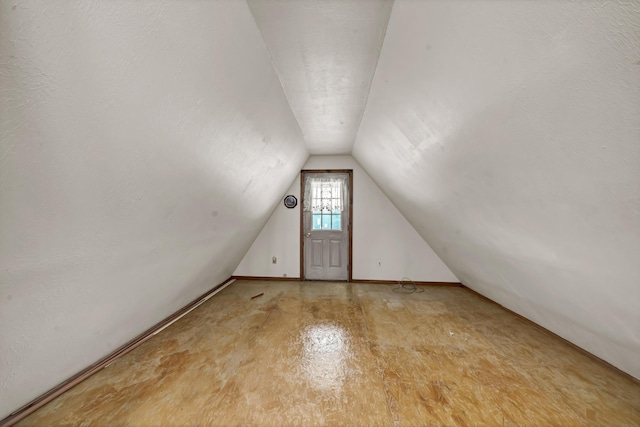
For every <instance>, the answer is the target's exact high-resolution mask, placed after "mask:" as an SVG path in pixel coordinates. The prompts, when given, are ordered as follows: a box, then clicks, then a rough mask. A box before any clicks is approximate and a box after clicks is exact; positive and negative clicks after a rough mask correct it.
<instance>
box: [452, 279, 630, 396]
mask: <svg viewBox="0 0 640 427" xmlns="http://www.w3.org/2000/svg"><path fill="white" fill-rule="evenodd" d="M461 286H462V287H463V288H466V289H468V290H469V291H471V292H473V293H474V294H476V295H478V296H479V297H480V298H482V299H484V300H486V301H489V302H491V303H493V304H495V305H497V306H499V307H501V308H503V309H504V310H506V311H508V312H509V313H511V314H513V315H515V316H517V317H519V318H520V319H522V320H524V321H525V322H527V323H528V324H530V325H533V326H534V327H535V328H536V329H538V330H540V331H542V332H544V333H546V334H549V335H552V336H554V337H556V338H558V339H559V340H561V341H564V342H565V343H567V344H569V345H570V346H571V347H573V348H575V349H576V350H578V351H579V352H580V353H582V354H584V355H585V356H587V357H589V358H591V359H592V360H594V361H596V362H599V363H600V364H602V365H605V366H606V367H608V368H610V369H612V370H614V371H616V372H619V373H620V374H622V375H624V376H625V377H627V378H629V379H630V380H631V381H633V382H634V383H636V384H638V385H640V379H639V378H636V377H634V376H633V375H631V374H629V373H628V372H625V371H623V370H622V369H620V368H618V367H615V366H613V365H612V364H611V363H609V362H607V361H606V360H604V359H601V358H599V357H598V356H596V355H595V354H593V353H590V352H589V351H587V350H585V349H584V348H582V347H580V346H579V345H576V344H574V343H572V342H571V341H569V340H568V339H566V338H563V337H561V336H560V335H558V334H556V333H555V332H553V331H550V330H549V329H547V328H545V327H544V326H541V325H539V324H537V323H536V322H534V321H533V320H530V319H527V318H526V317H524V316H523V315H521V314H518V313H516V312H515V311H513V310H510V309H508V308H507V307H505V306H504V305H502V304H499V303H497V302H495V301H494V300H492V299H491V298H487V297H485V296H484V295H482V294H481V293H478V292H476V291H474V290H473V289H471V288H470V287H468V286H466V285H464V284H461Z"/></svg>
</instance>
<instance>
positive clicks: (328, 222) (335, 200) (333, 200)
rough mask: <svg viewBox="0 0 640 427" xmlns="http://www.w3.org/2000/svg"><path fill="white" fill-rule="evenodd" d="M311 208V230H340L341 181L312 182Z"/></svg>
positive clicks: (341, 208)
mask: <svg viewBox="0 0 640 427" xmlns="http://www.w3.org/2000/svg"><path fill="white" fill-rule="evenodd" d="M311 208H312V211H311V212H312V215H313V216H312V221H311V229H312V230H342V210H343V207H342V184H341V182H339V181H330V182H322V181H314V182H312V183H311Z"/></svg>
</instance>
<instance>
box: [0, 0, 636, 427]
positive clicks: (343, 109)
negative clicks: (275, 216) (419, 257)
mask: <svg viewBox="0 0 640 427" xmlns="http://www.w3.org/2000/svg"><path fill="white" fill-rule="evenodd" d="M391 6H392V4H391V3H390V2H385V1H375V0H354V1H351V2H349V1H339V2H338V1H323V2H319V1H314V2H306V1H293V0H292V1H287V2H284V1H266V0H265V1H264V2H262V1H258V0H249V5H247V3H245V2H239V1H224V2H223V1H204V2H203V1H175V0H157V1H154V2H132V1H127V0H114V1H109V2H103V1H98V0H69V1H65V2H58V3H56V6H55V7H51V6H50V4H49V2H46V1H44V0H24V1H21V2H8V1H0V87H1V88H2V90H1V91H0V290H1V294H0V297H1V298H0V325H2V334H0V349H1V357H0V388H1V389H2V391H3V398H2V399H0V418H1V417H3V416H4V415H7V414H8V413H9V412H10V411H12V410H14V409H16V408H17V407H19V406H21V405H22V404H24V403H26V402H28V401H29V400H30V399H31V398H33V397H35V396H37V395H39V394H41V393H42V392H44V391H46V390H47V389H48V388H49V387H51V386H53V385H55V384H56V383H58V382H60V381H62V380H64V379H66V378H68V377H69V376H71V375H73V374H74V373H76V372H77V371H78V369H80V368H82V367H85V366H87V365H89V364H91V363H93V362H94V361H96V360H97V359H99V358H100V357H101V356H104V355H105V354H107V353H109V352H110V351H112V350H113V349H115V348H116V347H118V346H119V345H120V344H122V343H124V342H126V341H127V340H129V339H130V338H132V337H133V336H135V335H136V334H138V333H139V332H140V331H142V330H144V329H146V328H147V327H149V326H150V325H152V324H153V323H155V322H157V321H159V320H160V319H162V318H164V317H166V316H167V315H168V314H170V313H172V312H174V311H175V310H177V309H178V308H180V307H182V306H184V305H185V303H187V302H188V301H189V300H191V299H193V298H194V297H196V296H197V295H199V294H201V293H202V292H204V291H205V290H207V289H209V288H210V287H211V285H212V284H213V283H216V282H217V281H220V280H223V279H224V278H226V277H228V275H229V274H231V272H232V271H233V269H234V268H235V267H236V266H237V264H238V263H239V262H240V260H241V258H242V256H243V255H244V254H245V252H246V251H247V249H248V248H249V247H250V245H251V243H252V242H253V240H254V238H255V237H256V236H257V235H258V233H259V231H260V229H261V227H262V226H263V224H264V223H265V222H266V220H267V218H268V216H269V214H270V212H271V211H272V209H273V207H274V206H275V204H276V203H278V201H279V200H280V198H281V196H282V195H283V194H284V191H285V190H286V189H287V187H288V185H289V184H290V183H291V181H292V180H293V178H294V176H295V175H296V173H298V171H299V169H300V167H301V166H302V165H303V164H304V162H305V160H306V158H307V157H308V153H309V152H312V153H314V154H342V153H349V152H350V151H352V145H353V143H354V139H355V146H353V156H354V157H355V158H356V159H357V160H358V161H359V162H360V163H361V164H362V166H363V167H364V168H365V169H366V171H367V172H368V173H369V175H370V176H371V177H372V178H373V179H374V180H375V181H376V182H377V184H378V185H379V186H380V187H381V188H382V189H383V190H384V191H385V193H386V194H387V196H388V197H389V198H390V199H391V200H392V201H393V202H394V203H395V205H396V206H397V207H398V208H399V210H400V211H401V212H402V213H403V214H404V215H405V216H406V218H407V219H408V220H409V221H410V222H411V224H412V225H413V226H414V227H415V228H416V230H417V231H418V232H419V233H420V234H421V235H422V237H423V238H424V239H425V240H426V242H427V243H428V244H429V245H430V246H431V247H432V248H433V249H434V250H435V251H436V252H437V253H438V254H439V255H440V256H441V258H442V259H443V260H444V261H445V262H446V264H447V265H448V266H449V267H450V268H451V270H452V271H453V272H454V273H455V274H456V275H457V276H458V277H459V278H460V279H461V280H462V281H463V282H464V283H465V284H467V285H469V286H471V287H472V288H474V289H476V290H478V291H479V292H481V293H483V294H485V295H487V296H488V297H490V298H492V299H494V300H496V301H498V302H499V303H501V304H504V305H505V306H507V307H509V308H511V309H513V310H515V311H517V312H519V313H521V314H523V315H525V316H527V317H529V318H530V319H532V320H534V321H536V322H538V323H540V324H541V325H543V326H545V327H547V328H549V329H551V330H553V331H554V332H556V333H559V334H560V335H562V336H564V337H566V338H568V339H569V340H571V341H573V342H574V343H576V344H578V345H580V346H582V347H584V348H585V349H587V350H590V351H592V352H593V353H595V354H596V355H598V356H600V357H602V358H604V359H605V360H607V361H609V362H611V363H613V364H615V365H616V366H618V367H620V368H622V369H623V370H625V371H627V372H629V373H631V374H633V375H635V376H636V377H640V359H638V358H637V355H638V354H640V328H639V327H638V325H640V310H638V307H639V305H640V287H639V286H638V283H640V268H639V267H638V266H639V265H640V264H639V263H638V259H639V258H640V217H639V216H640V168H639V167H638V165H639V164H640V152H639V150H640V144H638V141H640V126H639V121H638V117H640V68H639V63H640V48H639V47H640V34H639V32H638V22H640V8H639V7H638V3H637V2H633V1H629V2H605V1H602V2H595V1H568V0H566V1H565V0H557V1H556V0H554V1H535V2H534V1H509V2H507V1H494V0H487V1H475V0H455V1H440V0H428V1H427V0H425V1H404V0H397V1H396V2H395V4H394V5H393V11H392V12H391V16H390V18H389V14H390V11H391ZM387 20H388V21H387ZM387 22H388V26H387ZM256 24H257V25H256ZM387 27H388V28H387ZM385 28H387V34H386V36H384V33H385ZM383 39H384V44H383ZM381 45H382V46H383V47H382V51H380V46H381ZM267 48H268V50H267ZM379 52H381V53H380V58H379V64H378V66H377V69H376V61H377V60H378V54H379ZM269 55H271V57H269ZM274 69H275V71H274ZM374 71H375V79H374V81H373V84H372V85H371V86H370V82H371V78H372V76H373V75H374ZM276 73H277V74H276ZM370 87H371V91H370V92H369V88H370ZM283 88H284V91H283ZM368 95H369V99H368V101H367V96H368ZM287 98H288V99H287ZM365 105H366V110H365V114H364V117H363V118H362V123H361V126H360V129H359V131H358V125H359V123H360V120H361V117H362V112H363V109H364V108H365ZM294 115H295V117H294ZM296 118H297V122H296ZM298 123H299V124H298ZM356 134H357V137H356ZM303 140H304V141H305V142H306V146H305V144H304V143H303ZM78 343H82V344H81V345H79V344H78Z"/></svg>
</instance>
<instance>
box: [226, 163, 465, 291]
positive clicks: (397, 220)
mask: <svg viewBox="0 0 640 427" xmlns="http://www.w3.org/2000/svg"><path fill="white" fill-rule="evenodd" d="M303 169H353V187H354V188H353V278H354V279H368V280H401V279H402V278H403V277H404V276H407V277H409V278H411V279H412V280H415V281H433V282H458V279H456V277H455V276H454V275H453V274H452V273H451V271H450V270H449V269H448V268H447V267H446V266H445V265H444V264H443V262H442V261H441V260H440V258H438V256H437V255H436V254H435V253H434V252H433V250H432V249H431V248H430V247H429V246H428V245H427V244H426V243H425V242H424V240H423V239H422V238H421V237H420V236H419V235H418V233H416V231H415V230H414V229H413V227H412V226H411V225H410V224H409V223H408V222H407V220H406V219H405V218H404V217H403V216H402V214H400V212H398V210H397V209H396V208H395V206H393V204H392V203H391V202H390V201H389V199H387V197H386V196H385V195H384V194H383V193H382V191H380V189H379V188H378V186H377V185H376V184H375V183H374V182H373V181H372V180H371V178H370V177H369V175H367V173H366V172H365V171H364V170H363V169H362V168H361V167H360V165H359V164H358V163H357V162H356V161H355V160H354V159H353V157H351V156H311V157H310V158H309V160H308V161H307V163H306V164H305V165H304V168H303ZM287 194H293V195H295V196H296V197H297V198H298V201H300V200H301V198H300V175H298V176H297V177H296V179H295V180H294V182H293V184H292V185H291V186H290V187H289V190H287V193H286V194H282V198H284V196H286V195H287ZM273 256H276V257H277V258H278V263H277V264H272V263H271V258H272V257H273ZM378 260H380V261H382V267H378V266H377V262H378ZM284 274H286V275H287V276H288V277H300V211H299V205H298V206H297V207H296V208H295V209H287V208H286V207H285V206H284V205H283V204H282V199H280V201H279V204H278V205H277V206H276V209H275V210H274V212H273V214H272V215H271V218H270V219H269V221H268V222H267V224H266V225H265V227H264V229H263V230H262V232H261V233H260V235H259V236H258V238H257V239H256V241H255V242H254V243H253V245H252V246H251V249H250V250H249V251H248V252H247V254H246V256H245V257H244V259H243V260H242V262H241V263H240V265H239V266H238V268H237V269H236V271H235V272H234V275H237V276H268V277H282V276H283V275H284Z"/></svg>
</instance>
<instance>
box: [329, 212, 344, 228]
mask: <svg viewBox="0 0 640 427" xmlns="http://www.w3.org/2000/svg"><path fill="white" fill-rule="evenodd" d="M341 216H342V215H340V212H334V213H333V215H331V229H332V230H342V227H341V226H340V225H341V224H340V219H341V218H340V217H341Z"/></svg>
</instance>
